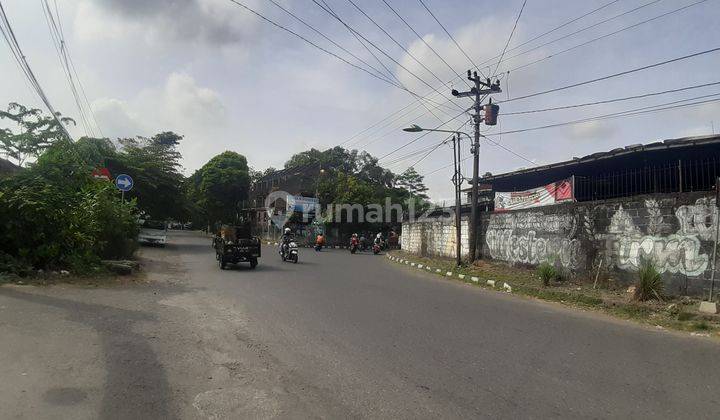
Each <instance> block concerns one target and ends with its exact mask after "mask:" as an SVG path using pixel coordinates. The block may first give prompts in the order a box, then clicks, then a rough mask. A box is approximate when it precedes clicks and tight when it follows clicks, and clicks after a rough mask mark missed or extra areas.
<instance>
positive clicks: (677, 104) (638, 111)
mask: <svg viewBox="0 0 720 420" xmlns="http://www.w3.org/2000/svg"><path fill="white" fill-rule="evenodd" d="M718 95H720V93H713V94H709V95H701V96H696V97H693V98H687V99H680V100H677V101H672V102H666V103H662V104H658V105H650V106H644V107H640V108H634V109H629V110H625V111H619V112H613V113H611V114H604V115H598V116H595V117H588V118H581V119H577V120H572V121H566V122H561V123H555V124H547V125H541V126H537V127H530V128H520V129H517V130H509V131H503V132H499V133H491V134H488V136H504V135H507V134H517V133H526V132H529V131H537V130H545V129H548V128H556V127H563V126H566V125H575V124H581V123H585V122H591V121H597V120H605V119H610V118H617V117H623V116H628V115H638V114H646V113H649V112H656V111H662V110H666V109H672V108H674V107H675V108H677V107H686V106H691V105H699V104H704V103H708V102H714V101H715V100H710V101H702V102H696V103H690V104H683V102H688V101H693V100H696V99H702V98H708V97H713V96H718ZM668 105H674V107H673V106H668ZM657 107H666V108H657Z"/></svg>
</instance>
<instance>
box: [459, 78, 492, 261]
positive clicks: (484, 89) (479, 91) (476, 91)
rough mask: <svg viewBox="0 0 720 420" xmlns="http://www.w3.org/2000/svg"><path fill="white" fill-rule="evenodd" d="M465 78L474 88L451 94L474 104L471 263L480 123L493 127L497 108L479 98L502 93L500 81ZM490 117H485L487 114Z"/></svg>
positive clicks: (474, 252) (475, 240)
mask: <svg viewBox="0 0 720 420" xmlns="http://www.w3.org/2000/svg"><path fill="white" fill-rule="evenodd" d="M467 78H468V80H470V81H471V82H473V83H475V86H474V87H472V88H471V89H470V90H469V91H467V92H458V91H457V90H455V89H453V90H452V94H453V96H456V97H459V98H464V97H472V98H473V99H474V103H473V106H472V108H471V109H472V110H473V111H475V112H474V113H473V126H474V129H475V138H474V141H473V145H472V148H471V152H472V154H473V177H472V185H471V188H472V189H471V197H470V226H469V229H468V231H469V232H468V233H469V236H468V244H469V255H468V259H469V262H470V263H472V262H473V261H475V255H476V250H477V227H478V208H477V207H478V179H479V177H480V176H479V172H480V121H484V122H485V124H486V125H495V124H496V123H497V112H498V109H499V107H498V106H497V105H495V104H492V99H491V100H490V102H489V103H488V104H487V105H486V106H484V107H483V106H482V104H481V103H480V101H481V96H483V97H484V96H485V95H489V94H491V93H499V92H502V90H501V89H500V81H499V80H495V83H491V81H490V79H485V80H481V79H480V77H478V74H477V72H476V71H474V72H471V71H470V70H468V72H467ZM483 108H484V109H485V111H486V115H485V117H483V116H481V115H480V111H481V110H483ZM488 113H489V114H490V115H487V114H488Z"/></svg>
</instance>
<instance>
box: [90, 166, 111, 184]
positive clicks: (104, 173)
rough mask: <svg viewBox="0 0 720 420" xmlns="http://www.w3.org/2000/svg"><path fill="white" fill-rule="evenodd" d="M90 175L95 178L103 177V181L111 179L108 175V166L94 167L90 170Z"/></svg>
mask: <svg viewBox="0 0 720 420" xmlns="http://www.w3.org/2000/svg"><path fill="white" fill-rule="evenodd" d="M92 176H93V178H95V179H103V180H105V181H110V180H111V179H112V176H110V171H108V168H95V169H93V171H92Z"/></svg>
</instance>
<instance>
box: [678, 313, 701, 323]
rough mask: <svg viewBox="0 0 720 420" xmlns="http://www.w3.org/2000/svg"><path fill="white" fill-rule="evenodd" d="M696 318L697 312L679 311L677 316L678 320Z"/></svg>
mask: <svg viewBox="0 0 720 420" xmlns="http://www.w3.org/2000/svg"><path fill="white" fill-rule="evenodd" d="M695 318H697V314H694V313H692V312H680V313H679V314H678V316H677V320H678V321H683V322H684V321H692V320H693V319H695Z"/></svg>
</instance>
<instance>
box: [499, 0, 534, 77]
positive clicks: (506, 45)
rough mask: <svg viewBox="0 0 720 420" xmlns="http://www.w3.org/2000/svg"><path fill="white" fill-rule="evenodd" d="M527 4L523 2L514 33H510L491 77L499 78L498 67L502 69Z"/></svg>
mask: <svg viewBox="0 0 720 420" xmlns="http://www.w3.org/2000/svg"><path fill="white" fill-rule="evenodd" d="M526 4H527V0H524V1H523V4H522V6H521V7H520V12H519V13H518V15H517V18H515V23H514V24H513V28H512V31H510V36H509V37H508V40H507V42H506V43H505V47H503V50H502V53H500V59H499V60H498V62H497V65H496V66H495V71H493V72H492V74H491V75H490V76H491V77H495V76H497V71H498V67H500V63H502V59H503V57H504V56H505V51H507V47H508V45H510V41H511V40H512V37H513V35H514V34H515V29H517V25H518V22H519V21H520V16H522V13H523V10H525V5H526Z"/></svg>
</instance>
